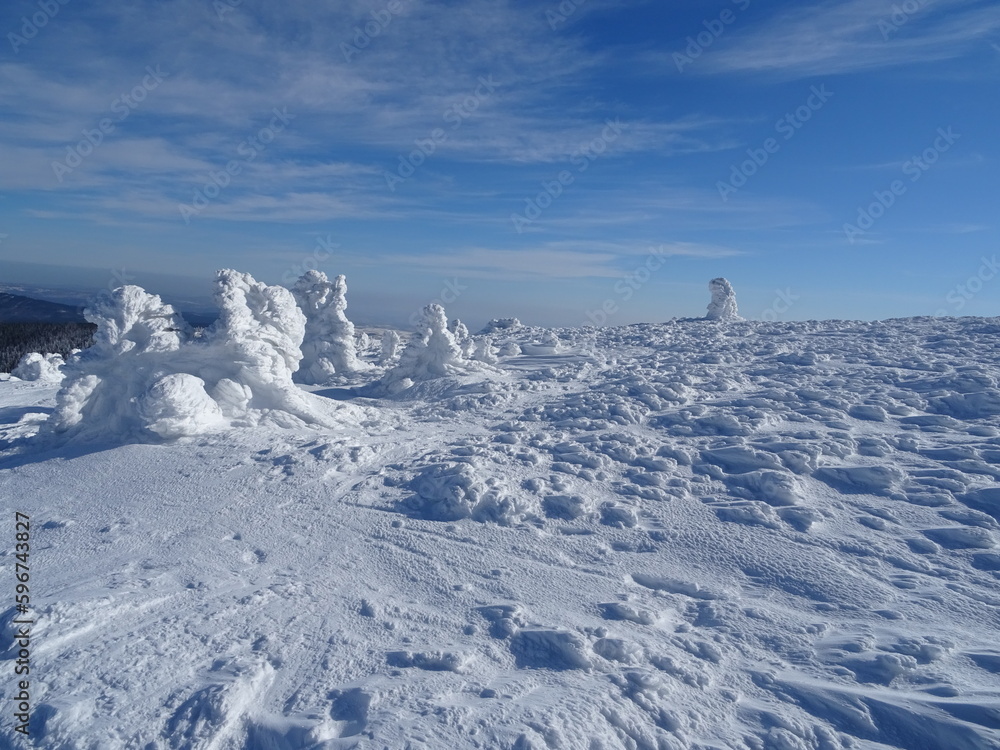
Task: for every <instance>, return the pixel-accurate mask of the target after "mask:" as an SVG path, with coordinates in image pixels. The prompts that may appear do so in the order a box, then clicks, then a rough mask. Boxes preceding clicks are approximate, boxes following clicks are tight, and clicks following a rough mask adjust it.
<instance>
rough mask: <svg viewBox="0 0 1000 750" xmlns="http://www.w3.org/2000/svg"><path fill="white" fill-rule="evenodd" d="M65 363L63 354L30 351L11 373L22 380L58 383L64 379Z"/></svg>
mask: <svg viewBox="0 0 1000 750" xmlns="http://www.w3.org/2000/svg"><path fill="white" fill-rule="evenodd" d="M65 364H66V363H65V362H63V358H62V355H61V354H39V353H38V352H29V353H28V354H25V355H24V356H23V357H21V361H20V362H18V363H17V367H15V368H14V369H13V370H11V373H10V374H11V375H13V376H14V377H15V378H20V379H21V380H31V381H41V382H43V383H58V382H59V381H60V380H62V377H63V373H62V368H63V365H65Z"/></svg>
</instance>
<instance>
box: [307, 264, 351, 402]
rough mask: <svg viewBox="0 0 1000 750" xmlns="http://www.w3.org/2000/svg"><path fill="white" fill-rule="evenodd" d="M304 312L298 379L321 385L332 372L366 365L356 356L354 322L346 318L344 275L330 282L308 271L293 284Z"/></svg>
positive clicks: (319, 272) (343, 371)
mask: <svg viewBox="0 0 1000 750" xmlns="http://www.w3.org/2000/svg"><path fill="white" fill-rule="evenodd" d="M292 292H293V294H294V295H295V299H296V301H297V302H298V303H299V307H301V308H302V311H303V312H304V313H305V316H306V331H305V338H304V340H303V343H302V367H301V369H300V370H299V374H298V376H297V378H296V379H297V380H298V381H299V382H302V383H308V384H312V385H320V384H323V383H326V382H328V381H329V380H330V378H331V377H332V376H333V375H335V374H338V375H346V374H350V373H354V372H359V371H361V370H365V369H367V367H366V365H365V363H363V362H362V361H361V360H360V359H358V354H357V349H356V344H355V340H354V324H353V323H352V322H351V321H350V320H348V319H347V315H346V313H345V310H347V279H346V278H345V277H344V276H342V275H341V276H337V277H336V278H335V279H334V280H333V281H332V282H331V281H330V280H329V279H327V277H326V274H324V273H323V272H322V271H307V272H306V273H305V275H303V276H302V277H301V278H300V279H299V280H298V281H297V282H296V283H295V286H294V287H293V288H292Z"/></svg>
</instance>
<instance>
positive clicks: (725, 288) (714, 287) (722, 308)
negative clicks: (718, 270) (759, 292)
mask: <svg viewBox="0 0 1000 750" xmlns="http://www.w3.org/2000/svg"><path fill="white" fill-rule="evenodd" d="M708 290H709V291H710V292H711V293H712V301H711V302H709V303H708V315H706V316H705V318H706V319H707V320H739V318H740V316H739V312H738V310H737V308H736V292H735V291H733V285H732V284H730V283H729V281H727V280H726V279H724V278H721V277H720V278H718V279H712V280H711V281H710V282H708Z"/></svg>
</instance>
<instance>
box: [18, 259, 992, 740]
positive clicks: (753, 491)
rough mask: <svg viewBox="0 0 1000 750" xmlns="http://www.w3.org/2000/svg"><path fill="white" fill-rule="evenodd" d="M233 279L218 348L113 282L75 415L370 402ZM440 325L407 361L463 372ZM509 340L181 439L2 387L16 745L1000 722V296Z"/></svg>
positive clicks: (954, 734) (927, 736) (269, 295)
mask: <svg viewBox="0 0 1000 750" xmlns="http://www.w3.org/2000/svg"><path fill="white" fill-rule="evenodd" d="M223 288H224V290H225V291H224V292H223V293H222V296H223V298H224V308H225V312H224V316H223V321H222V322H221V323H220V330H217V331H214V332H209V333H208V334H207V335H206V340H205V341H204V342H201V343H196V342H191V341H189V340H187V339H186V338H185V336H186V335H187V334H186V332H185V331H184V329H183V326H182V325H181V324H180V322H179V321H178V320H176V318H174V317H173V316H172V311H170V310H169V308H167V307H166V306H163V305H162V304H160V303H159V302H158V301H157V300H155V298H150V297H148V296H144V295H142V294H140V293H139V292H138V291H126V292H121V293H119V297H120V298H112V299H110V300H107V301H106V302H105V303H104V305H103V307H101V310H102V311H103V312H102V314H101V315H100V316H99V318H100V320H101V323H100V324H101V326H102V328H101V332H100V335H99V337H98V345H97V347H98V353H102V356H101V357H99V358H97V359H94V357H95V356H96V355H95V353H91V354H90V355H87V356H85V357H83V358H82V361H83V363H84V364H82V365H81V366H80V367H81V368H82V369H80V370H79V371H73V372H75V373H76V374H73V372H71V373H70V374H69V375H67V378H68V379H69V380H70V381H71V383H72V385H71V388H72V389H73V392H74V393H76V392H80V393H83V392H84V391H87V389H89V393H90V397H89V398H83V399H82V400H81V402H80V403H82V404H83V408H82V409H80V410H78V412H77V413H81V414H82V415H83V416H84V417H85V418H89V417H92V416H96V415H95V414H91V413H90V412H91V410H98V411H101V412H102V413H103V412H104V411H106V410H111V409H113V408H119V409H123V410H124V409H125V408H126V407H125V406H124V405H125V404H131V403H132V402H131V401H130V399H131V398H132V397H133V396H134V397H136V402H135V404H134V406H129V407H128V409H132V410H134V411H135V415H134V416H135V418H136V419H138V418H140V416H141V419H142V420H144V422H143V424H146V425H149V426H154V425H155V426H156V428H157V429H158V430H159V431H161V432H162V433H163V434H166V435H170V434H176V433H177V432H178V431H179V430H180V429H181V427H183V426H184V425H186V424H187V423H188V422H190V421H192V420H208V421H209V422H211V421H213V420H216V419H220V418H222V419H229V417H228V416H227V412H226V410H227V409H229V408H231V407H232V403H233V402H236V401H239V400H240V399H241V398H244V397H245V398H246V399H248V400H250V401H252V402H254V403H256V399H258V398H262V395H261V394H262V393H263V394H271V396H268V398H274V399H275V405H274V408H276V409H284V408H286V407H287V404H284V405H282V404H281V403H280V402H281V400H282V399H288V400H291V399H292V398H293V396H292V395H291V394H293V393H297V394H299V396H298V397H301V398H302V399H306V398H309V399H313V400H314V401H310V403H314V402H325V403H330V404H334V403H335V404H336V405H338V406H339V407H341V408H348V407H350V405H349V404H346V403H344V401H345V400H350V399H351V398H357V397H356V396H352V394H351V392H350V391H349V389H347V388H334V389H328V390H322V389H320V390H316V391H315V393H314V394H310V393H309V392H307V391H306V390H303V389H296V388H294V386H293V387H292V390H288V383H289V382H290V372H291V370H292V369H293V366H294V360H295V356H294V346H292V344H293V343H294V341H295V339H296V335H297V334H296V331H301V325H302V321H301V318H296V316H295V314H294V313H293V312H291V311H290V310H289V308H288V307H287V306H286V303H287V302H288V301H289V300H288V299H287V298H286V297H284V296H282V295H281V294H280V293H276V292H273V291H271V292H269V291H268V288H266V287H263V286H262V285H255V284H254V283H252V282H251V281H250V280H249V279H248V278H246V277H243V276H239V275H229V276H226V277H225V280H224V284H223ZM140 291H141V290H140ZM292 309H294V306H293V308H292ZM429 317H430V320H429V328H428V331H429V332H428V331H425V335H424V336H423V337H421V338H420V341H421V342H422V344H421V345H420V346H418V347H417V348H416V349H414V350H413V351H411V352H410V354H408V355H404V357H403V359H404V360H405V362H406V365H407V367H408V368H409V370H408V372H411V373H413V374H417V373H421V372H422V373H425V374H426V375H428V376H430V375H434V374H440V373H441V372H445V373H447V372H449V367H452V366H454V367H459V366H461V367H462V368H464V367H466V364H465V363H464V362H463V360H461V358H460V352H456V345H455V342H454V340H453V339H450V338H449V336H450V333H449V332H448V329H447V325H446V319H445V318H444V315H443V311H441V310H440V309H436V310H435V309H432V310H430V316H429ZM296 321H298V322H297V323H296ZM220 331H226V333H225V335H224V336H223V334H222V333H221V332H220ZM220 336H222V339H221V340H220V339H219V337H220ZM435 337H436V338H435ZM489 337H490V339H491V340H492V345H494V346H495V348H497V349H499V350H500V351H507V352H511V353H510V354H507V355H500V356H499V361H498V363H497V365H496V366H495V367H491V368H486V369H483V370H469V371H467V372H466V371H465V370H463V372H466V374H464V375H462V376H461V377H459V376H455V375H442V376H440V377H431V378H430V379H428V380H424V381H421V382H420V383H419V384H418V386H419V387H413V388H411V389H410V390H411V397H408V398H405V399H404V398H396V397H394V396H384V397H377V398H375V397H369V398H364V399H359V401H361V402H362V403H364V405H365V409H364V410H363V411H365V413H366V414H369V415H377V417H376V418H371V419H369V420H368V421H367V422H365V423H364V424H362V423H360V421H353V422H338V423H337V426H336V427H331V428H323V427H319V428H317V427H316V426H313V427H310V428H305V427H303V426H302V425H301V424H299V423H296V422H294V421H292V420H290V421H288V422H287V423H283V424H282V425H281V426H280V427H277V426H275V423H274V422H270V421H266V420H261V421H258V422H256V423H255V424H248V425H247V427H246V429H242V430H229V431H226V432H220V433H209V434H207V435H204V436H201V437H195V438H193V439H187V440H182V441H179V442H178V441H175V442H171V443H168V444H165V443H136V442H133V443H128V444H124V445H119V446H117V447H109V446H107V445H103V444H102V445H101V446H99V447H98V448H95V449H93V450H88V449H86V448H85V447H81V446H80V444H78V443H71V444H69V445H66V446H64V447H59V446H57V445H53V444H51V443H47V442H41V443H40V442H39V441H38V439H37V433H38V431H39V426H40V424H41V423H42V422H43V420H44V419H45V418H46V413H48V412H49V411H50V410H52V409H53V406H54V405H55V404H56V393H57V389H58V386H57V385H47V384H45V383H43V382H35V383H27V382H22V381H19V380H16V379H14V378H11V379H9V380H7V381H5V382H0V440H2V441H3V442H2V443H0V445H2V446H3V449H2V450H3V452H2V454H0V498H3V500H2V501H0V504H2V506H3V508H2V511H0V512H3V513H5V514H6V515H7V517H8V518H12V517H13V514H14V511H15V509H16V510H18V511H20V512H23V513H28V514H29V515H30V517H31V549H32V553H31V555H32V557H31V560H32V566H33V567H32V569H33V570H37V571H38V572H37V576H33V577H32V581H36V580H37V583H36V584H34V585H33V586H32V609H31V617H32V619H33V620H34V621H35V624H34V625H33V630H32V636H31V638H32V640H31V643H32V649H33V650H32V667H31V668H32V683H31V686H32V689H31V696H32V711H33V717H34V718H33V725H32V729H33V732H34V734H35V742H36V744H34V745H31V744H29V743H28V742H26V741H25V740H24V738H23V737H21V736H19V735H17V734H16V733H15V732H14V731H13V728H12V724H11V716H10V715H9V714H8V715H7V716H6V717H5V719H4V720H3V721H2V722H0V747H4V748H6V747H10V748H14V750H28V748H30V747H45V748H53V749H54V750H94V749H97V748H99V749H100V750H134V749H139V750H153V749H154V748H155V749H156V750H335V749H336V750H341V749H345V748H359V749H362V750H383V749H384V748H392V749H393V750H395V749H396V748H411V750H416V749H417V748H426V749H427V750H438V749H439V748H449V749H450V748H482V749H486V748H489V749H492V748H506V749H510V750H513V749H514V748H517V749H518V750H526V749H527V748H535V749H536V750H539V749H541V748H552V749H553V750H555V749H563V750H565V749H572V750H576V749H577V748H581V749H583V750H617V749H626V748H627V749H628V750H637V749H639V748H642V749H643V750H652V749H656V750H688V749H690V750H723V749H724V750H887V749H889V748H904V749H906V750H991V749H994V748H998V747H1000V679H998V678H1000V646H998V643H1000V620H998V614H997V613H998V611H1000V548H998V547H997V542H998V539H1000V465H998V464H1000V415H998V414H997V411H996V409H994V408H993V405H994V404H996V403H997V399H998V397H1000V321H998V320H996V319H991V320H986V319H975V318H961V319H932V318H918V319H907V320H893V321H885V322H875V323H863V322H842V321H841V322H837V321H830V322H801V323H785V324H779V323H755V322H748V321H742V320H732V321H730V322H729V324H727V325H725V326H720V325H718V324H717V323H716V322H713V321H707V320H685V321H673V322H670V323H667V324H663V325H636V326H628V327H622V328H611V329H595V328H587V329H574V330H570V329H559V330H555V331H546V330H542V329H538V328H531V327H520V328H502V329H497V330H494V331H493V332H492V333H491V334H490V335H489ZM553 341H555V342H556V344H555V346H554V347H548V348H543V349H539V348H538V347H540V346H542V347H547V344H551V343H552V342H553ZM224 342H225V343H224ZM198 346H203V347H205V349H206V350H209V349H211V350H212V351H214V352H215V354H217V355H218V354H220V353H221V352H222V351H225V352H226V353H227V356H229V357H230V359H225V358H224V357H222V356H218V357H216V358H214V359H213V360H212V361H214V362H216V364H217V365H218V366H219V367H221V368H222V369H221V370H220V371H218V372H210V368H209V367H207V365H205V359H204V358H203V357H201V356H200V355H198V356H196V355H195V354H194V352H196V351H199V352H200V351H202V350H201V349H197V347H198ZM227 347H229V348H227ZM112 350H114V351H118V352H119V354H118V355H117V359H114V358H106V357H104V356H103V355H104V354H107V353H108V352H110V351H112ZM408 351H409V350H408ZM373 356H374V353H373ZM129 358H131V359H129ZM147 362H148V363H151V365H150V366H146V364H145V363H147ZM222 362H228V363H229V364H226V365H225V366H224V367H223V365H222V364H221V363H222ZM236 362H240V363H241V364H240V365H237V364H235V363H236ZM125 363H130V367H131V370H130V371H131V372H142V373H145V375H143V376H142V378H141V379H138V378H139V376H137V375H133V376H132V379H129V378H127V377H126V376H125V375H124V374H123V373H124V369H122V368H125ZM178 363H179V364H178ZM192 363H198V366H197V367H194V366H193V365H192ZM168 364H169V367H168ZM67 367H68V369H70V370H73V368H74V367H75V366H72V365H70V366H67ZM238 367H245V368H248V371H247V372H243V371H239V370H237V368H238ZM484 367H485V366H484ZM372 377H373V378H374V377H375V376H374V375H372ZM222 379H226V380H227V382H228V383H229V385H227V386H226V388H228V391H226V392H227V393H228V394H229V395H228V396H227V398H225V399H221V398H220V397H219V394H220V383H221V382H223V381H222ZM95 381H96V382H95ZM279 381H280V383H281V384H282V385H281V387H278V386H277V383H278V382H279ZM268 383H270V384H271V385H273V386H274V387H275V389H274V390H267V388H266V387H265V386H266V385H267V384H268ZM154 384H155V387H154ZM203 394H207V395H203ZM240 394H242V395H240ZM279 394H283V395H280V397H279ZM321 394H326V395H327V396H328V397H326V398H324V397H323V395H321ZM67 398H68V396H67V394H66V393H63V394H62V395H61V396H60V397H59V403H60V404H65V402H66V400H67ZM94 399H96V400H94ZM206 399H208V400H206ZM212 403H215V404H217V405H218V408H219V411H221V414H222V416H221V417H220V416H219V414H218V413H217V412H216V411H215V410H214V409H213V407H212V405H211V404H212ZM254 408H255V407H254ZM350 408H357V409H359V410H361V408H360V407H350ZM58 409H64V406H57V410H58ZM130 413H131V412H130ZM278 413H281V414H289V413H290V412H286V411H279V412H278ZM64 418H65V415H64ZM2 554H3V557H2V558H0V567H2V568H3V569H4V570H3V572H4V575H5V576H6V577H7V580H13V574H14V567H15V562H16V561H15V559H14V550H13V546H12V545H8V549H7V551H5V552H3V553H2ZM15 616H16V615H15V614H14V610H13V609H8V610H7V611H5V612H0V651H2V652H3V656H4V657H5V658H6V660H7V661H6V663H7V664H8V665H9V666H8V672H7V676H8V678H9V679H6V680H3V681H0V697H2V698H3V699H4V705H6V706H8V711H9V710H10V706H12V705H13V701H12V700H11V698H12V695H13V693H12V691H13V690H15V684H16V683H15V681H14V678H13V674H12V673H13V664H14V661H13V659H14V657H15V654H16V646H15V639H14V637H13V636H14V633H15V630H14V626H13V619H14V617H15Z"/></svg>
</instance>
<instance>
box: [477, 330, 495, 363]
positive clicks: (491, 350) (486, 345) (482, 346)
mask: <svg viewBox="0 0 1000 750" xmlns="http://www.w3.org/2000/svg"><path fill="white" fill-rule="evenodd" d="M472 358H473V359H474V360H476V361H477V362H482V363H484V364H487V365H495V364H496V363H497V350H496V347H495V346H493V341H492V339H490V337H489V336H484V337H482V338H481V339H480V340H479V341H478V342H476V348H475V351H473V352H472Z"/></svg>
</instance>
